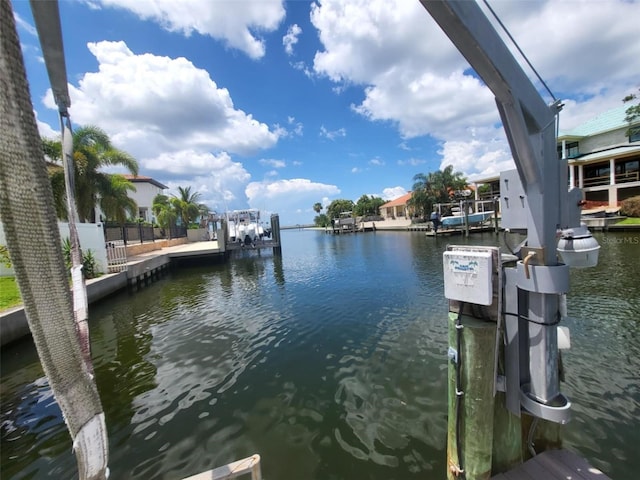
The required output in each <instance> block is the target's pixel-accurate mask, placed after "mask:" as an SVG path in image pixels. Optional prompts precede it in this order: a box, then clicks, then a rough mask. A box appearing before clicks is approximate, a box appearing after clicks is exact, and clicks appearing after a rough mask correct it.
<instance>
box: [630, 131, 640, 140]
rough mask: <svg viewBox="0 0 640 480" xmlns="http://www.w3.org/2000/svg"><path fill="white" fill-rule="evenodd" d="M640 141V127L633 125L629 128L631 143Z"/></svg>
mask: <svg viewBox="0 0 640 480" xmlns="http://www.w3.org/2000/svg"><path fill="white" fill-rule="evenodd" d="M631 142H640V127H631V128H630V129H629V143H631Z"/></svg>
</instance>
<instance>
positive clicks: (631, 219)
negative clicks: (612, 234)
mask: <svg viewBox="0 0 640 480" xmlns="http://www.w3.org/2000/svg"><path fill="white" fill-rule="evenodd" d="M616 225H640V218H634V217H628V218H625V219H624V220H622V221H621V222H618V223H616Z"/></svg>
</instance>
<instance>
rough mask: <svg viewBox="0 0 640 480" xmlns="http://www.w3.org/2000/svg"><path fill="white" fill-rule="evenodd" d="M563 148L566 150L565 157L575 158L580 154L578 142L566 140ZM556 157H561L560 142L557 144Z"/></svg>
mask: <svg viewBox="0 0 640 480" xmlns="http://www.w3.org/2000/svg"><path fill="white" fill-rule="evenodd" d="M565 149H566V152H567V158H576V157H579V156H580V150H579V149H578V142H567V143H566V144H565ZM558 158H560V159H561V158H562V144H561V145H558Z"/></svg>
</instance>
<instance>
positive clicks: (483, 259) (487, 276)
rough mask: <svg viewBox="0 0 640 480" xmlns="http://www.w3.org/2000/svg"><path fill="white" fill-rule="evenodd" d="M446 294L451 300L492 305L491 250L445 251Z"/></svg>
mask: <svg viewBox="0 0 640 480" xmlns="http://www.w3.org/2000/svg"><path fill="white" fill-rule="evenodd" d="M443 263H444V296H445V297H446V298H448V299H449V300H458V301H460V302H466V303H475V304H478V305H491V303H493V283H492V282H493V260H492V255H491V252H490V251H487V252H471V251H460V250H453V251H448V252H444V255H443Z"/></svg>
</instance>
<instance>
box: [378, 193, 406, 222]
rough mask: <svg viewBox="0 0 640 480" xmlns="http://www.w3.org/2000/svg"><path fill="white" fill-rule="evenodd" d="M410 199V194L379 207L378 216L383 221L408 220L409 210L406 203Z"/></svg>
mask: <svg viewBox="0 0 640 480" xmlns="http://www.w3.org/2000/svg"><path fill="white" fill-rule="evenodd" d="M410 199H411V192H409V193H406V194H404V195H402V196H401V197H398V198H396V199H395V200H391V201H390V202H387V203H385V204H384V205H382V206H381V207H380V215H381V216H382V217H384V218H385V219H390V220H393V219H396V218H407V219H408V218H410V208H409V206H408V202H409V200H410Z"/></svg>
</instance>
